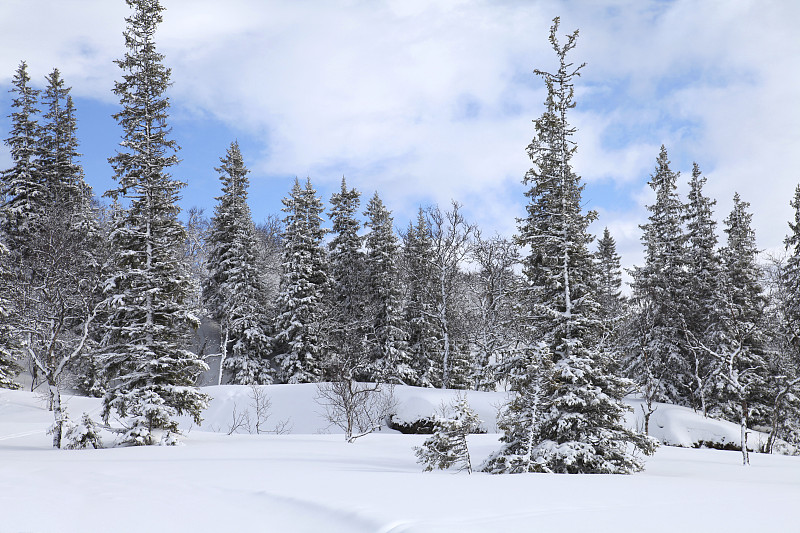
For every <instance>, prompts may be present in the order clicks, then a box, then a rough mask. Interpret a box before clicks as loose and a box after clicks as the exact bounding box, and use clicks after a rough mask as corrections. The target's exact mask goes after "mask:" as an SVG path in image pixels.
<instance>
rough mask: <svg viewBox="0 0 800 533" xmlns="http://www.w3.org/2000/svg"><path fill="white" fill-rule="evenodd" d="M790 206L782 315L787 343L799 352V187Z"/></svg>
mask: <svg viewBox="0 0 800 533" xmlns="http://www.w3.org/2000/svg"><path fill="white" fill-rule="evenodd" d="M791 206H792V208H793V209H794V222H793V223H792V222H789V229H790V230H791V233H790V234H789V235H787V236H786V238H785V239H784V241H783V242H784V245H785V246H786V250H787V251H788V254H789V258H788V259H787V261H786V268H785V269H784V272H783V285H784V292H785V294H786V295H787V298H786V303H785V306H784V307H785V311H784V314H785V316H786V322H787V326H788V327H787V328H786V330H787V332H790V338H789V342H790V343H791V345H792V346H793V347H794V348H795V349H797V350H798V351H800V185H798V186H797V187H796V188H795V191H794V198H792V201H791Z"/></svg>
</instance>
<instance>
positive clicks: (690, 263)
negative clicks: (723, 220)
mask: <svg viewBox="0 0 800 533" xmlns="http://www.w3.org/2000/svg"><path fill="white" fill-rule="evenodd" d="M705 183H706V178H705V177H704V176H703V175H702V174H701V172H700V168H699V167H698V165H697V163H694V165H693V168H692V178H691V180H690V181H689V198H688V200H689V201H688V203H687V204H686V206H685V208H684V210H685V214H684V220H685V222H686V240H687V242H686V257H685V259H684V264H685V265H686V281H687V285H686V287H685V289H688V290H686V291H685V293H684V294H685V296H684V298H683V306H684V313H683V319H684V322H685V325H684V328H685V329H686V333H687V334H688V336H689V337H690V338H692V339H693V340H696V341H699V342H705V343H710V342H711V339H712V338H713V337H714V335H715V330H717V329H718V328H719V326H720V317H719V314H718V313H717V311H718V309H717V306H716V305H715V298H716V295H717V293H718V290H719V281H720V279H721V274H722V269H721V265H720V258H719V254H718V252H717V235H716V233H715V228H716V225H717V223H716V221H715V220H714V214H713V211H712V208H713V206H714V204H715V203H716V201H715V200H712V199H710V198H708V197H707V196H705V195H704V194H703V186H704V185H705ZM693 344H695V343H693V342H690V343H689V345H690V350H689V352H690V354H691V355H690V356H691V359H690V361H689V366H690V368H691V369H692V376H693V378H694V379H693V381H694V386H693V387H692V389H693V394H692V398H693V402H692V403H693V405H694V407H695V408H699V409H700V410H701V411H702V412H703V413H706V412H707V409H708V406H707V396H708V393H709V391H710V389H711V386H712V383H711V381H712V380H713V374H714V367H715V366H716V365H715V363H714V361H713V360H709V358H708V355H707V354H703V353H702V351H698V350H697V348H696V347H694V346H693Z"/></svg>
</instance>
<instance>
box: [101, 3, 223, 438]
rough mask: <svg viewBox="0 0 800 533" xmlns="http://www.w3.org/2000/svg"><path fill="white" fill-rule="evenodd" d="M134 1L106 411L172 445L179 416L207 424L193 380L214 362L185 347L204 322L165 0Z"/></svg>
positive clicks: (125, 67)
mask: <svg viewBox="0 0 800 533" xmlns="http://www.w3.org/2000/svg"><path fill="white" fill-rule="evenodd" d="M127 3H128V5H129V6H130V7H131V8H132V9H133V10H134V12H133V14H132V15H131V16H129V17H127V18H126V19H125V20H126V22H127V29H126V30H125V32H124V36H125V44H126V47H127V48H128V51H127V53H126V54H125V56H124V58H123V59H121V60H118V61H117V62H116V63H117V65H118V66H119V67H120V68H121V69H122V72H123V74H122V80H121V81H118V82H116V84H115V87H114V93H115V94H116V95H117V96H119V98H120V104H121V106H122V109H121V110H120V111H119V112H118V113H117V114H115V115H114V118H115V119H116V120H117V121H118V123H119V125H120V126H121V127H122V129H123V135H122V142H121V143H120V147H121V149H120V150H118V151H117V154H116V155H115V156H114V157H111V158H110V159H109V162H110V163H111V165H112V167H113V168H114V173H115V176H114V177H115V179H116V181H117V186H116V188H114V189H112V190H110V191H108V192H107V193H106V195H107V196H110V197H111V198H112V199H113V201H114V203H115V205H116V206H117V214H116V215H115V216H114V228H113V230H112V233H111V241H112V245H113V248H114V257H113V265H111V269H110V270H111V275H110V276H109V278H108V279H107V280H106V282H105V291H106V297H107V302H108V305H109V308H110V311H109V316H108V317H107V320H106V322H105V324H104V337H103V347H102V361H103V365H104V373H105V377H106V379H107V387H108V389H107V392H106V395H105V397H104V418H105V419H106V420H109V418H110V417H111V411H112V410H114V411H116V414H117V416H118V417H119V419H120V420H121V421H122V422H123V424H124V426H125V427H124V429H123V430H121V431H122V433H123V440H124V441H126V442H129V443H132V444H137V445H138V444H154V443H157V442H159V441H160V442H162V443H165V444H172V443H174V442H175V441H174V433H175V432H177V428H178V423H177V421H176V419H175V417H176V415H178V414H188V415H191V416H192V418H193V419H194V420H195V422H196V423H200V420H201V419H200V415H201V413H202V410H203V409H204V408H205V406H206V404H207V400H208V397H207V396H206V395H205V394H203V393H201V392H200V391H199V390H198V389H197V388H196V387H195V386H194V385H195V382H196V379H197V377H198V376H199V374H200V373H201V372H203V371H205V370H207V369H208V366H207V365H206V364H205V363H204V362H203V361H202V359H200V358H199V357H198V356H197V355H195V354H194V353H192V352H191V351H190V350H189V349H188V347H189V346H190V343H191V333H192V330H193V329H194V328H196V327H197V326H198V321H197V318H196V317H195V315H194V314H193V312H192V311H193V310H192V309H191V308H190V304H191V302H192V301H193V298H194V296H193V294H192V291H193V288H194V284H193V283H192V280H191V278H190V276H189V272H188V265H187V264H186V262H185V261H184V258H183V244H184V242H185V240H186V231H185V230H184V228H183V226H182V225H181V223H180V221H179V220H178V214H179V208H178V207H177V205H176V202H177V200H178V198H179V192H180V189H181V188H182V187H183V186H184V185H185V184H184V183H182V182H180V181H177V180H175V179H173V178H172V176H171V175H170V174H169V169H170V168H171V167H172V166H174V165H175V164H176V163H177V162H178V159H177V156H176V155H175V151H176V150H177V148H178V147H177V144H176V143H175V141H174V140H172V139H170V138H169V133H170V128H169V126H168V125H167V119H168V114H167V112H168V109H169V99H168V98H167V97H166V95H165V93H166V90H167V88H168V87H169V85H170V82H169V77H170V69H168V68H166V67H165V66H164V64H163V63H162V61H163V59H164V56H163V55H162V54H160V53H159V52H158V51H157V50H156V45H155V41H154V36H155V32H156V28H157V26H158V24H159V23H161V21H162V14H161V12H162V11H163V7H161V5H160V4H159V2H158V0H127Z"/></svg>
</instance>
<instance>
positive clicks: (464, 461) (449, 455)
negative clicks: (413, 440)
mask: <svg viewBox="0 0 800 533" xmlns="http://www.w3.org/2000/svg"><path fill="white" fill-rule="evenodd" d="M450 407H451V409H452V411H453V413H452V415H451V416H447V414H446V413H443V414H442V415H441V416H437V417H436V419H435V420H434V428H435V429H434V433H433V435H432V436H430V437H429V438H427V439H425V442H423V443H422V446H420V447H415V448H414V453H415V454H416V456H417V462H418V463H421V464H422V465H424V468H423V470H424V471H425V472H430V471H431V470H434V469H438V470H447V469H448V468H451V467H453V466H455V467H456V468H457V470H458V471H459V472H461V471H463V470H466V471H467V473H469V474H471V473H472V459H471V457H470V454H469V446H468V445H467V436H468V435H470V434H471V433H478V432H479V431H480V426H481V420H480V418H478V415H477V414H476V413H475V411H473V410H472V408H471V407H470V406H469V402H467V396H466V394H463V393H462V394H461V395H459V396H458V397H457V398H456V399H455V401H454V402H453V403H452V404H451V405H450ZM443 410H444V407H443Z"/></svg>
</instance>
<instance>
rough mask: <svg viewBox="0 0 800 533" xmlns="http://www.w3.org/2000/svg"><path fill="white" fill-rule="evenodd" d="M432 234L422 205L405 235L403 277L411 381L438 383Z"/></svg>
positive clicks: (439, 344) (439, 373) (438, 348)
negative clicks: (411, 369)
mask: <svg viewBox="0 0 800 533" xmlns="http://www.w3.org/2000/svg"><path fill="white" fill-rule="evenodd" d="M432 246H433V243H432V238H431V231H430V225H429V223H428V220H427V217H426V216H425V211H424V210H423V209H422V208H420V209H419V212H418V214H417V223H416V225H414V224H413V223H409V225H408V230H407V231H406V232H405V234H404V235H403V277H404V280H405V287H406V297H405V308H404V310H403V313H404V315H405V323H406V327H407V328H408V329H407V332H408V333H407V335H408V351H409V354H410V357H411V364H412V368H413V370H414V374H416V376H417V379H418V380H419V381H418V382H417V383H407V384H408V385H420V386H426V387H431V386H435V385H436V383H437V381H438V379H440V376H441V375H442V372H441V351H440V350H441V348H440V346H441V342H440V341H441V339H440V338H439V337H438V333H437V331H436V328H435V327H434V324H433V320H432V318H431V317H432V316H433V313H434V305H435V304H434V302H433V301H432V300H431V294H432V293H433V289H434V285H433V284H434V279H433V273H432V271H431V267H430V264H431V258H430V257H431V254H432V251H431V249H432Z"/></svg>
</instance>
